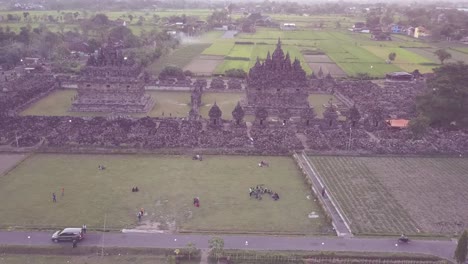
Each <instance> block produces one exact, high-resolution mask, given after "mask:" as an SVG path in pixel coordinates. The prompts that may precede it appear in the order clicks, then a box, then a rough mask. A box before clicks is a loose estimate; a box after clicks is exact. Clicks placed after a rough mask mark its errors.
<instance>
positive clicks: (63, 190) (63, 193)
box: [62, 187, 65, 197]
mask: <svg viewBox="0 0 468 264" xmlns="http://www.w3.org/2000/svg"><path fill="white" fill-rule="evenodd" d="M64 195H65V188H63V187H62V197H63V196H64Z"/></svg>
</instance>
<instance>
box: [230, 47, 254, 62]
mask: <svg viewBox="0 0 468 264" xmlns="http://www.w3.org/2000/svg"><path fill="white" fill-rule="evenodd" d="M253 49H254V45H239V44H237V45H235V46H234V47H233V48H232V49H231V52H229V54H228V56H229V57H236V58H245V59H250V57H251V56H252V51H253Z"/></svg>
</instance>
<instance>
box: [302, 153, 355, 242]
mask: <svg viewBox="0 0 468 264" xmlns="http://www.w3.org/2000/svg"><path fill="white" fill-rule="evenodd" d="M294 159H295V160H296V161H297V163H298V165H299V167H300V168H301V169H302V171H303V172H304V173H306V174H307V177H309V179H310V180H311V181H312V190H313V191H314V193H315V195H316V196H317V198H318V199H319V201H320V203H321V204H322V205H323V207H324V209H325V210H326V211H327V212H328V215H329V216H330V217H331V219H332V225H333V228H335V231H336V234H337V235H338V236H339V237H352V236H353V234H352V233H351V229H350V227H349V223H348V222H347V221H346V218H345V216H344V214H343V212H340V210H339V208H338V207H337V205H336V203H335V202H334V201H333V197H332V194H331V193H330V192H329V191H328V190H327V189H326V186H325V185H324V183H323V180H322V179H321V178H320V175H319V174H318V173H317V172H316V170H315V168H314V167H313V164H312V163H310V162H309V159H308V158H307V155H306V154H305V152H301V153H300V154H299V153H295V154H294ZM323 190H325V195H322V192H323Z"/></svg>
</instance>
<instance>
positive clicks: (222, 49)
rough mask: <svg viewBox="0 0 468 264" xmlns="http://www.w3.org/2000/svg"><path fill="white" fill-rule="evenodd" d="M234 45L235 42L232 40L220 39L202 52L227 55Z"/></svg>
mask: <svg viewBox="0 0 468 264" xmlns="http://www.w3.org/2000/svg"><path fill="white" fill-rule="evenodd" d="M233 47H234V42H232V41H219V42H215V43H213V44H212V45H211V46H210V47H209V48H207V49H205V50H204V51H203V53H202V54H204V55H218V56H226V55H227V54H229V52H231V50H232V48H233Z"/></svg>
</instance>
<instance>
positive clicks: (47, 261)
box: [0, 254, 186, 264]
mask: <svg viewBox="0 0 468 264" xmlns="http://www.w3.org/2000/svg"><path fill="white" fill-rule="evenodd" d="M0 263H2V264H3V263H8V264H25V263H34V264H62V263H70V264H128V263H140V264H166V263H167V261H166V257H164V256H145V255H121V256H104V257H101V256H97V255H95V254H94V255H85V256H59V255H31V254H24V255H2V256H1V257H0ZM183 263H186V262H183Z"/></svg>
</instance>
